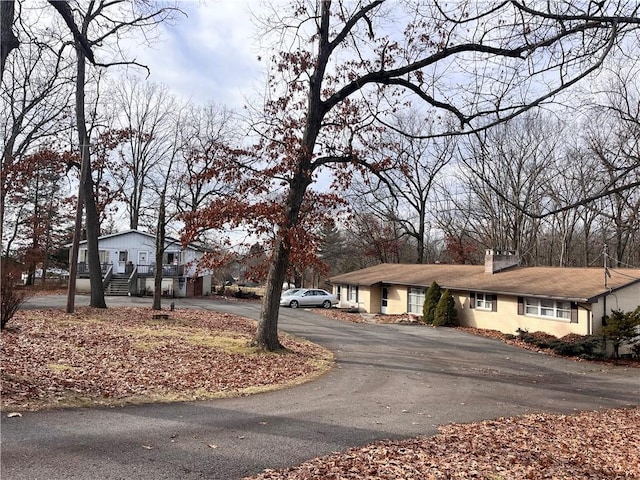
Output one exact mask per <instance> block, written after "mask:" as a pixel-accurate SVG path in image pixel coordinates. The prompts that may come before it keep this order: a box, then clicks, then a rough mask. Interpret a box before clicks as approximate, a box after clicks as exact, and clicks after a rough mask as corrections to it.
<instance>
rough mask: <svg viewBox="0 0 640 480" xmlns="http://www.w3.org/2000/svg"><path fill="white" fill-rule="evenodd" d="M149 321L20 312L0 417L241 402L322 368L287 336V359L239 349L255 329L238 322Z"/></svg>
mask: <svg viewBox="0 0 640 480" xmlns="http://www.w3.org/2000/svg"><path fill="white" fill-rule="evenodd" d="M153 313H154V312H152V310H150V309H148V308H110V309H106V310H103V309H89V308H84V309H78V311H77V313H75V314H71V315H68V314H66V313H64V312H62V311H60V310H31V311H29V310H23V311H19V312H18V313H17V314H16V316H15V317H14V319H12V320H11V322H10V323H9V327H10V328H9V329H8V330H6V331H3V332H2V335H1V343H0V358H2V363H1V365H0V374H1V379H2V409H3V410H34V409H38V408H51V407H60V406H62V407H64V406H87V405H117V404H123V403H129V402H145V401H178V400H194V399H202V398H213V397H219V396H229V395H242V394H246V393H250V392H252V391H261V390H267V389H273V388H277V387H281V386H284V385H288V384H292V383H299V382H301V381H303V380H305V379H309V378H313V377H314V376H315V375H318V374H319V373H321V372H322V371H324V370H326V369H327V368H328V367H329V365H330V363H331V354H330V352H328V351H326V350H324V349H322V348H321V347H319V346H317V345H313V344H310V343H306V342H303V341H300V340H298V339H295V338H292V337H290V336H287V335H281V342H282V343H283V344H284V346H285V347H286V348H287V349H288V352H286V353H263V352H259V351H257V350H256V349H253V348H250V347H248V346H247V344H248V342H249V341H250V340H251V337H252V334H253V332H254V331H255V322H253V321H250V320H247V319H244V318H241V317H238V316H234V315H229V314H221V313H215V312H202V311H194V310H181V311H175V312H170V313H171V315H170V316H169V319H167V320H153V319H152V315H153ZM156 313H157V312H156ZM163 313H168V312H166V311H165V312H163Z"/></svg>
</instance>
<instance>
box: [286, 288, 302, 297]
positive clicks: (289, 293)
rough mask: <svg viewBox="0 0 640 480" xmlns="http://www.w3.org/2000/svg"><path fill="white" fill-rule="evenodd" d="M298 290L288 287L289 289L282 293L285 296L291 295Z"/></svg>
mask: <svg viewBox="0 0 640 480" xmlns="http://www.w3.org/2000/svg"><path fill="white" fill-rule="evenodd" d="M299 291H300V289H299V288H290V289H289V290H286V291H285V292H284V293H283V294H282V295H283V296H285V297H291V296H292V295H295V294H296V293H298V292H299Z"/></svg>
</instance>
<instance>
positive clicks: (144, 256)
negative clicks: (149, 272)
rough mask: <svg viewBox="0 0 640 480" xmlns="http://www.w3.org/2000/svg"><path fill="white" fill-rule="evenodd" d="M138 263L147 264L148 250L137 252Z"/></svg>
mask: <svg viewBox="0 0 640 480" xmlns="http://www.w3.org/2000/svg"><path fill="white" fill-rule="evenodd" d="M138 265H149V252H138Z"/></svg>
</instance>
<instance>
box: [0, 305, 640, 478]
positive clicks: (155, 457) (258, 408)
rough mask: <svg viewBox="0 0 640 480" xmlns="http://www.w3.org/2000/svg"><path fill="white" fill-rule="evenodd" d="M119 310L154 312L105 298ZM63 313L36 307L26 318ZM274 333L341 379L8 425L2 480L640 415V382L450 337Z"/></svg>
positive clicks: (169, 471) (184, 472)
mask: <svg viewBox="0 0 640 480" xmlns="http://www.w3.org/2000/svg"><path fill="white" fill-rule="evenodd" d="M118 303H122V304H150V300H149V299H139V298H116V297H110V298H108V304H109V305H112V306H113V305H115V304H118ZM64 304H65V299H64V297H36V298H34V299H32V300H31V301H30V303H29V305H27V308H29V307H31V308H37V307H45V306H54V307H55V306H59V307H60V308H63V305H64ZM83 304H87V300H86V298H85V297H78V301H77V305H83ZM176 308H201V309H210V310H215V311H226V312H231V313H236V314H240V315H244V316H247V317H251V318H257V316H258V313H259V308H260V306H259V304H257V303H244V302H243V303H235V302H216V301H213V300H184V299H178V300H176ZM280 327H281V329H282V330H286V331H288V332H290V333H293V334H296V335H299V336H302V337H305V338H307V339H309V340H311V341H314V342H317V343H320V344H322V345H324V346H326V347H328V348H329V349H331V350H332V351H333V352H334V353H335V354H336V365H335V367H334V368H333V370H332V371H330V372H329V373H328V374H326V375H325V376H323V377H322V378H320V379H319V380H316V381H314V382H312V383H308V384H306V385H302V386H299V387H295V388H291V389H288V390H283V391H278V392H271V393H265V394H260V395H255V396H252V397H246V398H234V399H222V400H214V401H206V402H193V403H177V404H162V405H141V406H131V407H122V408H96V409H74V410H57V411H48V412H37V413H24V414H23V416H22V418H7V416H6V413H5V414H3V415H2V424H1V427H2V430H1V441H2V445H1V447H2V452H1V471H0V474H1V477H2V479H3V480H9V479H29V480H35V479H89V478H91V479H133V478H135V479H178V478H179V479H200V478H207V479H233V478H240V477H243V476H246V475H250V474H253V473H257V472H259V471H261V470H263V469H264V468H277V467H282V466H293V465H297V464H298V463H301V462H302V461H304V460H307V459H309V458H312V457H316V456H319V455H322V454H326V453H331V452H333V451H338V450H344V449H346V448H347V447H350V446H359V445H363V444H366V443H369V442H371V441H374V440H378V439H385V438H397V437H409V436H416V435H431V434H434V433H436V428H437V426H438V425H441V424H446V423H449V422H471V421H479V420H484V419H490V418H496V417H501V416H512V415H520V414H524V413H532V412H541V411H545V412H560V413H571V412H574V411H578V410H592V409H599V408H608V407H620V406H628V405H638V404H640V369H628V368H624V367H610V366H603V365H599V364H589V363H585V362H575V361H572V360H565V359H561V358H554V357H549V356H545V355H542V354H538V353H535V352H530V351H525V350H520V349H517V348H513V347H509V346H507V345H505V344H503V343H501V342H499V341H496V340H491V339H486V338H480V337H475V336H472V335H468V334H465V333H462V332H459V331H456V330H450V329H434V328H427V327H421V326H414V325H377V324H350V323H344V322H338V321H333V320H330V319H327V318H325V317H322V316H319V315H315V314H314V313H313V310H302V309H297V310H290V309H283V310H281V314H280ZM3 361H6V359H5V360H3Z"/></svg>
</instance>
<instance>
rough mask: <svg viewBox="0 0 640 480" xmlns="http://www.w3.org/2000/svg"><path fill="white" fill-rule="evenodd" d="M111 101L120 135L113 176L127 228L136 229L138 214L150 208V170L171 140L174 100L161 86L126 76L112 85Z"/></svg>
mask: <svg viewBox="0 0 640 480" xmlns="http://www.w3.org/2000/svg"><path fill="white" fill-rule="evenodd" d="M115 90H116V92H115V98H114V104H115V105H117V106H118V111H119V112H120V115H119V118H117V119H116V122H118V123H119V125H120V128H119V129H118V133H119V134H120V135H121V137H122V142H121V144H120V146H119V153H120V156H119V166H120V168H118V169H117V170H116V171H115V172H114V175H115V177H116V179H117V182H118V183H119V185H120V188H121V191H122V192H123V198H124V203H125V206H126V208H127V211H128V213H129V228H131V229H134V230H137V229H138V226H139V224H140V217H141V216H144V215H145V214H146V213H148V211H149V210H150V209H151V201H152V200H151V198H150V195H149V194H148V192H147V186H148V185H149V184H150V183H151V179H150V175H151V172H152V171H153V170H154V169H155V167H156V166H157V165H158V163H159V162H160V158H161V156H162V154H163V152H164V151H165V150H166V148H167V146H166V144H167V143H168V142H169V141H171V138H172V134H171V131H172V130H173V128H174V126H175V125H174V124H173V122H174V116H173V113H175V111H176V108H177V105H176V101H175V99H174V98H173V97H172V96H171V95H170V94H169V92H168V90H167V88H166V87H165V86H162V85H157V84H153V83H149V82H147V81H145V80H144V79H142V78H140V77H134V76H128V77H127V78H126V79H125V80H124V81H121V82H118V84H117V85H116V88H115Z"/></svg>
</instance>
